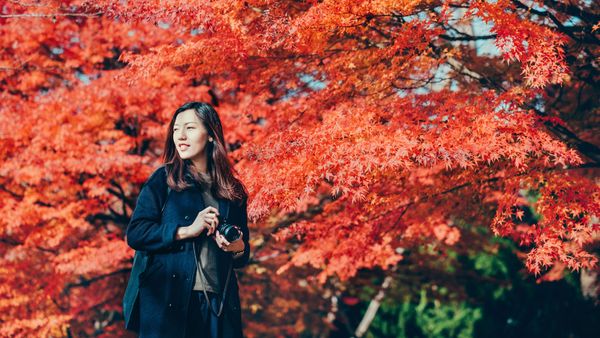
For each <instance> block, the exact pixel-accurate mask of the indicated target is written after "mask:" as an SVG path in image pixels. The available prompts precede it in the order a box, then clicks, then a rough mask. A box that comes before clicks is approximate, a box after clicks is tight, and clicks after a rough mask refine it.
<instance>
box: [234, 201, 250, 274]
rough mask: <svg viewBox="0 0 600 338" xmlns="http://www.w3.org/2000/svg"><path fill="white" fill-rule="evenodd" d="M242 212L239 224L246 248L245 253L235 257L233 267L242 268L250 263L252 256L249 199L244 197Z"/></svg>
mask: <svg viewBox="0 0 600 338" xmlns="http://www.w3.org/2000/svg"><path fill="white" fill-rule="evenodd" d="M240 210H241V211H240V212H241V218H240V219H241V220H240V224H238V226H239V227H240V230H242V240H243V241H244V244H246V247H245V249H244V253H243V254H242V255H241V256H240V257H237V258H234V259H233V264H232V265H233V268H234V269H240V268H243V267H245V266H246V265H248V260H249V258H250V231H249V230H248V199H247V198H246V199H244V201H243V202H242V205H241V207H240Z"/></svg>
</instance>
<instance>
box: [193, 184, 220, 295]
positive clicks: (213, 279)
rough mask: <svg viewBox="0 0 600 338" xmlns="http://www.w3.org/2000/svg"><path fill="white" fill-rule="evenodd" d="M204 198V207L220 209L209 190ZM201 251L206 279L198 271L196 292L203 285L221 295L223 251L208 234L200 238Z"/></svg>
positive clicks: (195, 283) (195, 281)
mask: <svg viewBox="0 0 600 338" xmlns="http://www.w3.org/2000/svg"><path fill="white" fill-rule="evenodd" d="M202 198H203V199H204V205H205V206H206V207H208V206H209V205H210V206H213V207H215V208H217V209H219V202H218V201H217V200H216V199H215V198H214V196H213V195H212V193H211V192H210V190H209V189H204V190H203V191H202ZM199 249H200V250H199V253H198V256H200V257H199V258H200V259H199V260H198V265H200V264H201V266H202V271H203V272H204V277H205V278H202V276H201V275H200V272H199V271H198V269H196V279H195V280H194V290H202V289H203V287H202V285H204V289H205V290H206V291H210V292H215V293H220V292H221V291H220V290H221V288H222V284H223V283H221V281H220V280H219V273H218V267H217V262H218V255H219V253H220V252H219V251H220V250H221V249H220V248H219V246H218V245H217V242H216V241H215V239H214V238H213V237H208V236H206V232H204V233H203V234H202V235H201V236H200V246H199ZM200 281H202V282H203V284H201V283H200ZM223 282H224V281H223Z"/></svg>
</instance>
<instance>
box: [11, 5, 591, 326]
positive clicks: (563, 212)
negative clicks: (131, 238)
mask: <svg viewBox="0 0 600 338" xmlns="http://www.w3.org/2000/svg"><path fill="white" fill-rule="evenodd" d="M0 5H1V6H0V8H2V10H1V11H0V23H1V26H0V31H1V34H0V45H1V46H2V50H3V53H2V54H1V58H0V69H1V70H2V71H1V72H0V88H1V89H2V90H1V91H0V95H1V101H2V102H3V104H2V106H1V107H0V112H1V114H0V118H1V119H2V123H0V143H1V144H0V145H1V146H0V154H1V157H0V158H1V161H2V166H1V167H0V168H1V169H0V170H1V172H0V179H1V181H0V188H1V189H0V194H1V195H2V199H1V201H2V202H1V204H0V208H1V211H2V214H3V215H4V217H2V220H1V221H0V231H1V232H2V233H1V238H2V241H1V242H0V255H1V256H0V269H1V271H2V275H1V278H2V284H1V285H2V286H1V288H2V292H1V293H0V294H1V296H0V313H1V314H0V323H2V325H1V328H0V335H2V336H23V337H25V336H66V335H67V334H70V335H72V336H122V335H124V334H125V333H124V332H123V328H122V326H123V324H122V321H121V320H120V310H121V309H120V302H121V297H122V294H123V289H124V285H125V281H126V279H127V277H128V272H129V269H130V266H131V257H132V255H133V252H132V250H131V249H130V248H129V247H128V246H127V245H126V243H125V241H124V238H123V236H124V229H125V227H126V225H127V223H128V220H129V216H130V215H131V210H132V209H133V207H134V206H135V201H136V196H137V193H138V192H139V190H138V189H139V187H140V186H141V184H142V183H143V182H144V181H145V180H146V178H147V177H148V176H149V174H150V173H151V172H152V170H153V169H154V168H155V167H156V166H157V164H158V163H159V162H160V161H159V158H160V155H161V150H162V146H163V144H162V142H163V138H164V135H165V132H166V129H165V128H166V122H167V121H168V120H169V119H170V117H171V114H172V113H173V111H174V109H175V108H176V107H178V106H179V105H181V104H182V103H183V102H185V101H190V100H204V101H207V102H211V103H212V104H214V105H215V106H216V108H217V111H218V112H219V114H220V116H221V119H222V121H223V125H224V129H225V136H226V141H227V142H228V145H229V148H230V150H231V157H232V158H233V159H234V161H235V163H236V169H237V170H238V171H239V172H240V175H241V179H242V181H243V182H244V183H245V184H246V186H247V187H248V189H249V191H250V196H251V198H250V205H249V210H248V211H249V217H250V220H251V224H250V226H251V230H252V237H253V238H252V246H253V256H252V264H251V265H250V266H249V267H248V268H246V269H245V270H243V271H240V272H239V274H240V276H241V278H240V280H241V291H242V292H243V293H245V294H246V295H248V296H247V297H242V301H243V305H244V309H245V318H246V319H245V325H246V328H247V334H248V335H249V336H264V335H265V334H266V333H267V332H268V331H269V329H271V330H275V331H276V332H280V333H282V334H288V335H293V334H295V333H298V332H302V331H305V330H308V331H313V332H321V331H324V330H327V329H328V328H330V325H331V324H330V323H331V316H335V313H334V311H333V312H332V310H331V304H329V299H331V297H332V295H335V294H336V293H339V288H340V287H342V286H343V283H344V282H347V281H349V280H351V279H352V278H354V277H355V276H356V275H357V272H359V271H361V269H382V270H383V271H386V270H390V269H394V268H395V267H396V266H398V264H402V263H403V262H405V261H406V260H407V257H406V252H409V251H415V250H416V249H417V248H420V247H423V246H429V247H433V248H435V250H434V251H433V253H432V254H429V255H427V254H423V255H417V258H415V257H412V258H411V259H410V262H411V263H412V264H415V265H416V266H424V265H427V264H430V263H428V262H427V260H430V259H432V258H434V257H435V256H436V255H444V254H445V253H446V252H447V251H448V250H454V249H456V248H460V247H461V245H462V246H464V247H465V248H478V246H477V245H476V243H477V242H476V240H474V239H473V238H469V237H468V236H466V235H465V230H464V229H463V227H462V225H463V224H469V225H470V226H473V227H483V228H490V229H491V230H492V232H493V234H494V235H497V236H503V237H507V238H511V239H512V240H514V241H515V243H517V244H518V245H519V246H520V248H521V250H522V252H523V253H524V254H525V256H524V258H523V259H524V261H525V263H526V267H527V269H528V270H529V272H531V273H532V274H534V275H535V276H537V277H539V278H540V281H541V280H551V279H556V278H561V274H562V271H564V270H565V269H570V270H573V271H579V270H581V269H584V270H586V271H597V269H598V267H597V255H596V253H595V252H594V251H593V249H591V248H592V245H594V243H597V242H598V230H599V228H598V218H597V217H598V211H599V189H598V182H597V177H596V175H595V174H596V171H595V170H596V168H597V167H598V162H599V160H600V157H599V154H600V152H599V151H598V147H597V146H596V145H595V144H597V143H598V138H597V137H598V136H597V135H600V133H598V130H597V129H598V128H597V116H598V114H597V112H598V108H597V99H596V97H595V93H597V92H598V90H597V89H598V85H597V83H598V72H597V67H598V64H597V61H594V60H596V58H597V54H598V41H599V40H598V39H599V38H598V30H599V20H600V17H599V14H598V5H597V4H595V3H594V2H586V1H569V2H566V1H551V0H545V1H540V0H536V1H516V0H515V1H509V0H497V1H495V2H485V1H408V0H406V1H355V0H354V1H349V0H336V1H290V2H286V1H267V0H262V1H259V0H255V1H243V2H241V1H240V2H231V1H222V0H221V1H202V2H196V1H184V0H179V1H149V0H146V1H126V2H114V1H105V0H101V1H37V2H36V1H16V0H11V1H0ZM474 27H475V28H474ZM482 27H489V30H490V32H489V34H488V33H483V34H479V33H478V32H480V31H481V30H482V29H484V28H482ZM483 42H487V43H488V44H489V45H490V46H494V48H495V49H494V50H496V51H497V53H482V51H481V50H482V48H481V47H478V45H477V44H478V43H483ZM528 194H529V195H533V196H535V198H528V197H527V196H529V195H528ZM524 210H533V211H534V212H535V213H536V215H537V217H536V218H535V221H534V222H530V223H527V222H522V221H521V220H522V218H523V216H524V212H525V211H524ZM313 273H316V276H311V274H313ZM323 285H325V286H323ZM323 290H325V291H326V292H325V291H323ZM324 292H325V293H324ZM323 293H324V294H326V295H328V297H325V298H323V296H322V295H323ZM301 299H302V300H307V301H306V302H305V301H301ZM307 307H309V308H308V309H307ZM286 313H301V314H302V316H288V315H286ZM328 313H329V314H330V316H325V318H326V320H324V321H323V320H321V318H322V317H323V316H322V315H323V314H328ZM309 323H311V324H309ZM273 328H275V329H273Z"/></svg>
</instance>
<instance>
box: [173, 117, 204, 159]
mask: <svg viewBox="0 0 600 338" xmlns="http://www.w3.org/2000/svg"><path fill="white" fill-rule="evenodd" d="M207 139H208V131H207V130H206V128H205V127H204V124H202V122H201V121H200V119H199V118H198V116H196V113H195V112H194V110H193V109H188V110H184V111H182V112H181V113H179V114H178V115H177V117H176V118H175V124H174V125H173V142H175V147H176V148H177V152H178V153H179V156H180V157H181V159H183V160H186V159H191V160H192V162H194V163H197V162H198V160H201V159H202V158H203V156H204V157H205V156H206V154H205V152H204V149H205V148H206V142H207Z"/></svg>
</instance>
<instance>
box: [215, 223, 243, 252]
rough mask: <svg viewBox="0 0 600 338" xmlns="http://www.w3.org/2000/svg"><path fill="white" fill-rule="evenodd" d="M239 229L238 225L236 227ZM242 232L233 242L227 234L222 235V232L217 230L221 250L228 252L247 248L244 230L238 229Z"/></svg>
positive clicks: (216, 236)
mask: <svg viewBox="0 0 600 338" xmlns="http://www.w3.org/2000/svg"><path fill="white" fill-rule="evenodd" d="M236 229H237V227H236ZM237 231H238V232H239V234H240V237H238V239H236V240H235V241H233V242H229V241H228V240H227V239H226V238H225V236H223V235H221V233H220V232H219V231H218V230H217V232H216V234H215V236H214V237H215V241H216V242H217V245H218V246H219V248H221V250H223V251H226V252H238V251H242V250H244V249H245V244H244V241H243V240H242V232H241V231H240V229H237Z"/></svg>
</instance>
